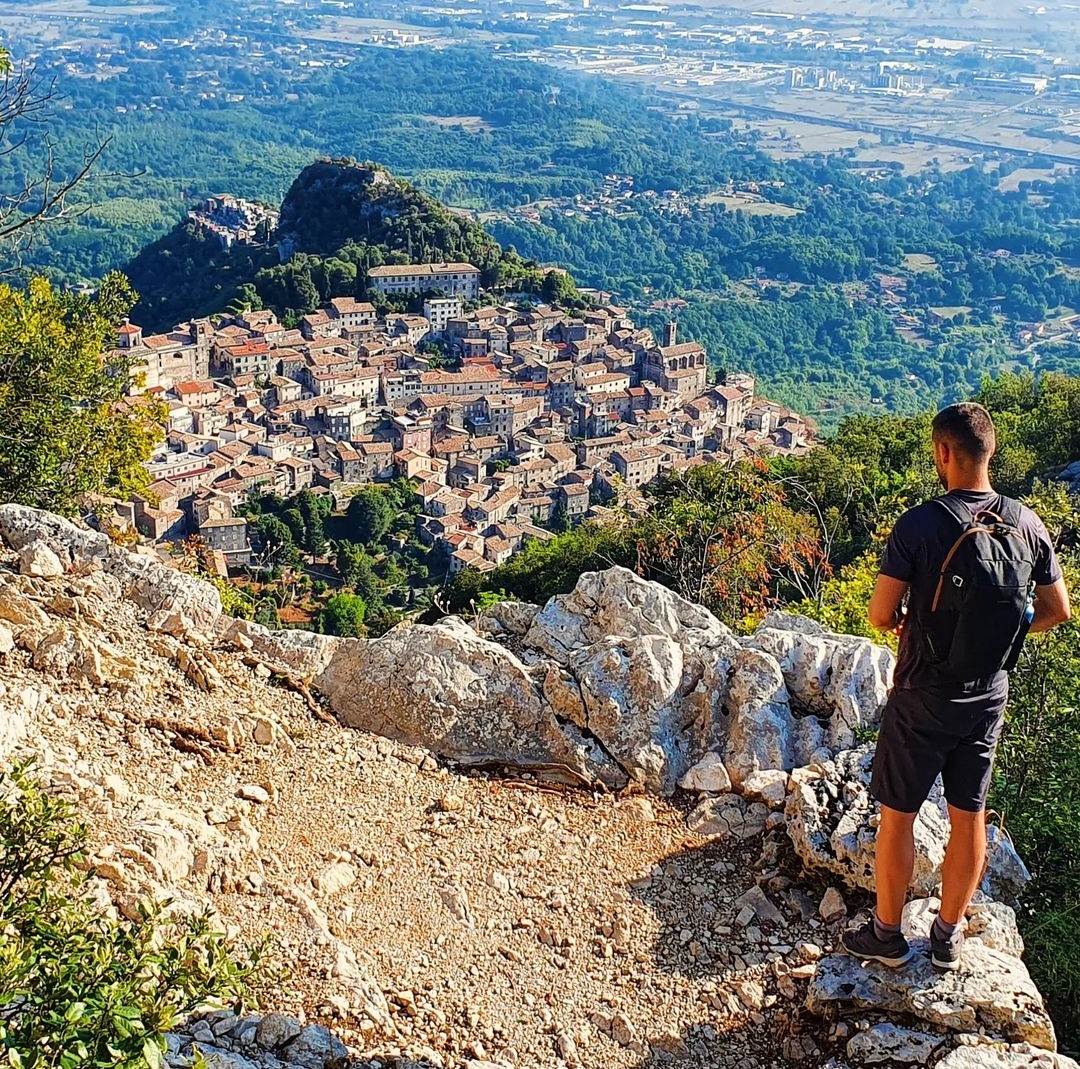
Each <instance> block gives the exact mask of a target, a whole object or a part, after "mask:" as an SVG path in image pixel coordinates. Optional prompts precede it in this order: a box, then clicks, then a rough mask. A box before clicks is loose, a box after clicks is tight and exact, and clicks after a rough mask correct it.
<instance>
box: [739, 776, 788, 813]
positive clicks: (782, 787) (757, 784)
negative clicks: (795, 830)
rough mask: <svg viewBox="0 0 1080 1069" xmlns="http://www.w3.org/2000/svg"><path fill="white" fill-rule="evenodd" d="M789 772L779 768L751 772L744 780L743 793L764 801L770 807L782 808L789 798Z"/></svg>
mask: <svg viewBox="0 0 1080 1069" xmlns="http://www.w3.org/2000/svg"><path fill="white" fill-rule="evenodd" d="M787 785H788V774H787V773H786V772H783V771H780V770H779V769H762V770H761V771H759V772H751V773H750V775H749V776H747V777H746V779H745V780H743V785H742V793H743V795H744V796H745V797H747V798H751V799H753V800H754V801H756V802H764V803H765V804H766V805H767V806H768V807H769V808H770V809H782V808H783V807H784V800H785V799H786V798H787Z"/></svg>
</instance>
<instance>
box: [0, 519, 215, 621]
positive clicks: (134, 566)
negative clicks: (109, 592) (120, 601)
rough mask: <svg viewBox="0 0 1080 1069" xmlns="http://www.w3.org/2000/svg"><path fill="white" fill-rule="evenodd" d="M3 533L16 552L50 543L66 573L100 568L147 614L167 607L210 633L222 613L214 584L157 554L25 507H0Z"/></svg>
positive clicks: (49, 547)
mask: <svg viewBox="0 0 1080 1069" xmlns="http://www.w3.org/2000/svg"><path fill="white" fill-rule="evenodd" d="M0 537H2V538H3V539H4V541H5V542H7V544H8V545H9V546H11V547H12V549H14V550H16V551H17V552H19V551H22V550H23V549H24V547H27V546H29V545H32V544H33V543H40V544H42V545H44V546H45V547H47V548H48V549H49V550H50V551H51V552H52V553H53V554H55V556H56V558H57V559H58V560H59V562H60V564H61V565H62V567H63V570H64V571H65V572H67V571H69V570H70V571H74V572H82V573H86V572H90V571H94V570H102V571H105V572H107V573H109V574H110V575H112V576H113V577H114V578H115V579H116V580H117V581H118V582H119V584H120V589H121V591H122V593H123V596H124V597H126V598H128V599H129V600H131V601H133V602H135V604H137V605H139V606H140V607H141V608H143V609H145V610H146V611H147V612H149V613H154V612H158V611H159V610H161V609H167V610H168V611H170V612H176V613H180V614H182V615H183V616H184V617H186V618H187V619H188V620H189V621H190V622H191V624H192V625H193V626H194V627H196V628H198V629H199V630H202V631H206V632H210V631H212V630H213V627H214V624H215V623H216V622H217V620H218V618H219V617H220V616H221V598H220V596H219V595H218V592H217V589H216V588H215V587H214V586H213V585H212V584H211V583H207V582H204V581H203V580H201V579H196V578H194V577H193V576H190V575H186V574H184V573H183V572H179V571H177V570H176V569H175V568H170V567H168V565H165V564H162V563H161V562H160V561H159V560H157V559H155V558H154V557H147V556H143V555H140V554H138V553H132V552H130V551H129V550H127V549H125V548H123V547H121V546H116V545H113V543H112V542H110V541H109V539H108V538H107V537H106V536H105V535H103V534H101V533H99V532H97V531H90V530H87V529H86V528H83V527H78V526H76V525H75V524H73V523H71V522H70V521H69V520H65V519H63V518H62V517H60V516H54V515H53V514H52V513H49V512H42V511H41V510H40V509H33V508H28V507H27V506H25V505H12V504H7V505H0Z"/></svg>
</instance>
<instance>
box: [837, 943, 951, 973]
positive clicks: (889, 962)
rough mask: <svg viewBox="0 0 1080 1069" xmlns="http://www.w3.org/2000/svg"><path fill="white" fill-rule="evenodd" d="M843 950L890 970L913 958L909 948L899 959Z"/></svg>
mask: <svg viewBox="0 0 1080 1069" xmlns="http://www.w3.org/2000/svg"><path fill="white" fill-rule="evenodd" d="M844 949H845V950H846V951H847V952H848V953H849V954H850V955H851V956H852V957H853V958H858V959H859V960H860V961H876V962H877V963H878V964H879V965H885V966H887V967H888V968H890V969H899V968H900V966H901V965H907V963H908V962H909V961H911V959H912V958H913V957H915V951H914V949H911V948H909V949H908V952H907V953H906V954H904V955H902V956H901V957H889V956H888V955H886V954H868V953H864V952H862V951H859V950H852V949H851V948H850V947H849V946H845V947H844ZM948 967H949V968H953V969H956V968H958V967H959V963H958V964H957V965H952V966H948Z"/></svg>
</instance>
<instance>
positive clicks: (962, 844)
mask: <svg viewBox="0 0 1080 1069" xmlns="http://www.w3.org/2000/svg"><path fill="white" fill-rule="evenodd" d="M949 825H950V831H949V844H948V846H947V847H946V848H945V860H944V861H943V862H942V865H941V909H940V910H939V911H938V916H939V917H941V919H942V920H943V921H944V922H945V923H946V924H949V925H957V924H959V923H960V921H961V920H963V918H964V914H965V912H966V911H967V908H968V904H969V903H970V902H971V896H972V895H973V894H975V890H976V888H977V887H978V886H979V881H980V878H981V877H982V870H983V862H984V861H985V860H986V817H985V815H984V814H983V812H982V810H980V811H979V812H977V813H972V812H969V811H968V810H966V809H957V808H956V806H952V805H950V806H949Z"/></svg>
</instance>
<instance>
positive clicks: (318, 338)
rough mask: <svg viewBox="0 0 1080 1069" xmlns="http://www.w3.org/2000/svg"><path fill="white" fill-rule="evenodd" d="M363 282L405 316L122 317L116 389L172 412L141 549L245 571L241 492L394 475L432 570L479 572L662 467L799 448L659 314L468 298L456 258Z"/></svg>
mask: <svg viewBox="0 0 1080 1069" xmlns="http://www.w3.org/2000/svg"><path fill="white" fill-rule="evenodd" d="M368 284H369V287H370V289H369V293H371V295H372V296H373V297H377V296H381V295H387V296H390V295H392V296H394V297H397V298H401V297H403V296H405V297H408V296H410V295H411V296H412V297H413V298H414V300H417V301H418V300H419V299H420V295H426V297H425V299H424V300H423V305H422V307H423V314H422V315H420V314H406V313H395V312H385V313H384V314H382V315H379V313H378V312H377V309H376V306H375V304H373V303H369V302H366V301H360V300H357V299H356V298H354V297H340V298H335V299H333V300H331V301H330V302H329V304H328V305H327V306H326V307H324V308H322V309H320V310H319V311H316V312H314V313H311V314H309V315H306V316H304V317H303V318H302V319H301V320H300V322H299V324H298V326H296V327H294V328H292V329H290V328H288V327H286V326H285V325H284V324H283V323H281V322H279V320H278V318H277V317H276V315H275V314H274V313H273V312H271V311H267V310H259V311H248V312H242V313H239V314H236V315H227V316H223V317H219V318H216V319H213V320H212V319H209V318H205V319H195V320H192V321H190V322H187V323H182V324H180V325H178V326H177V327H176V328H175V329H174V330H172V331H170V332H169V333H167V334H158V335H149V336H148V335H146V334H145V333H144V331H143V330H142V328H140V327H139V326H138V325H136V324H134V323H131V322H126V323H125V324H124V325H123V326H121V327H120V329H119V334H118V338H117V346H118V348H119V349H121V350H123V351H124V353H125V354H126V355H127V356H128V357H129V358H130V359H131V362H132V364H133V367H134V370H135V374H136V377H135V379H134V385H133V388H134V389H139V390H144V391H146V392H148V393H150V394H153V395H156V396H158V397H159V398H160V399H161V400H162V401H163V402H164V403H165V405H166V406H167V410H168V417H167V427H166V431H167V433H166V437H165V440H164V442H163V443H162V445H161V447H160V448H159V449H158V450H157V452H156V453H155V454H154V456H153V457H152V458H151V460H150V461H149V463H148V467H149V470H150V474H151V476H152V477H153V482H152V484H151V486H150V488H149V491H148V493H147V495H146V496H138V497H136V498H135V499H134V500H133V501H132V502H130V503H127V504H125V505H123V506H121V508H120V514H121V516H122V518H123V519H124V520H126V522H128V523H130V524H131V525H132V526H134V527H135V528H137V530H138V531H139V533H140V534H141V535H143V536H144V537H145V538H147V539H149V540H151V541H152V542H154V543H167V542H174V541H177V540H180V539H183V538H185V537H187V536H189V535H192V534H198V535H200V536H201V537H202V539H203V540H204V541H205V545H206V547H207V548H208V549H209V550H211V551H212V552H213V553H215V554H220V557H219V558H217V561H218V566H219V569H221V568H222V566H224V567H242V566H244V565H246V564H248V563H250V561H251V555H252V548H253V547H252V542H251V538H250V535H249V529H248V523H247V520H246V519H245V518H244V517H243V515H240V514H239V511H238V510H241V506H243V505H244V504H245V503H246V502H248V501H249V500H250V499H252V498H253V497H255V496H256V495H259V494H264V493H276V494H280V495H282V496H289V495H292V494H295V493H298V492H299V491H301V490H305V489H312V490H313V491H315V492H321V493H325V494H330V495H333V503H334V505H335V507H339V508H340V507H344V506H345V504H347V501H348V499H349V497H350V496H351V495H352V494H353V493H355V492H356V491H357V490H358V489H359V488H361V487H363V486H365V485H367V484H370V483H379V482H387V481H390V480H393V479H403V480H407V481H408V482H409V484H410V485H411V486H412V488H413V493H414V494H415V497H416V501H417V503H418V504H419V506H420V509H419V512H420V514H419V517H418V520H417V524H418V530H417V532H416V533H417V535H418V537H419V538H420V539H421V541H422V542H423V543H424V544H426V545H428V546H433V547H435V548H436V549H438V550H440V551H442V553H444V554H445V557H446V562H447V570H448V572H450V573H455V572H458V571H461V570H463V569H465V568H475V569H478V570H481V571H487V570H490V569H492V568H494V567H496V566H497V565H499V564H501V563H503V562H505V561H506V560H507V559H509V558H510V557H511V556H512V555H513V554H514V552H515V551H516V550H517V549H519V548H520V547H521V546H522V545H523V544H524V543H525V542H526V540H528V539H529V538H537V539H548V538H550V537H552V530H553V529H558V528H562V527H565V526H567V525H572V524H575V523H578V522H580V521H581V520H582V519H583V518H586V517H595V518H602V517H604V516H605V515H609V514H610V509H611V506H612V504H613V503H616V502H617V503H619V504H622V505H625V506H628V507H630V508H633V507H634V505H635V503H637V502H639V501H640V497H641V488H642V487H643V486H645V485H646V484H647V483H649V482H651V481H652V480H653V479H655V478H656V477H657V476H658V475H659V474H660V473H661V472H664V471H667V470H669V469H677V470H678V469H685V468H687V467H689V466H691V465H695V464H701V463H704V462H707V461H710V460H716V459H721V458H731V457H739V456H743V455H746V454H748V453H752V452H773V453H785V452H786V453H799V452H802V451H804V450H805V449H807V448H808V446H809V443H810V442H811V440H812V437H813V427H812V426H810V425H808V423H807V421H806V420H804V419H803V418H802V417H800V416H799V415H798V414H796V413H795V412H792V411H791V410H790V409H787V408H784V407H783V406H781V405H777V404H773V403H771V402H769V401H766V400H763V399H761V398H758V397H756V396H755V389H754V380H753V378H752V377H751V376H749V375H746V374H742V373H735V372H727V373H726V374H725V375H724V376H723V381H721V382H716V383H714V382H711V381H710V375H709V368H708V360H707V356H706V352H705V349H704V348H703V346H702V345H700V344H699V343H697V342H694V341H680V340H679V338H678V336H677V328H676V324H675V323H674V322H669V323H668V324H667V326H666V327H665V330H664V336H663V338H661V339H657V338H656V337H654V335H653V333H652V332H651V331H650V330H648V329H643V328H640V327H638V326H637V325H635V323H634V322H633V320H632V319H631V318H630V317H629V315H628V314H627V311H626V310H625V309H623V308H620V307H617V306H615V305H612V304H606V305H599V306H596V307H593V308H591V309H589V310H585V311H574V310H569V309H566V308H561V307H558V306H554V305H545V304H541V305H530V304H529V303H528V302H524V301H520V300H519V303H517V304H492V305H484V304H482V296H483V295H482V293H481V289H480V272H479V270H478V269H477V268H476V267H474V266H472V265H471V264H466V263H449V264H412V265H396V266H382V267H376V268H372V269H371V271H370V272H369V276H368ZM435 294H439V295H437V296H436V295H435ZM504 299H505V298H504Z"/></svg>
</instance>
